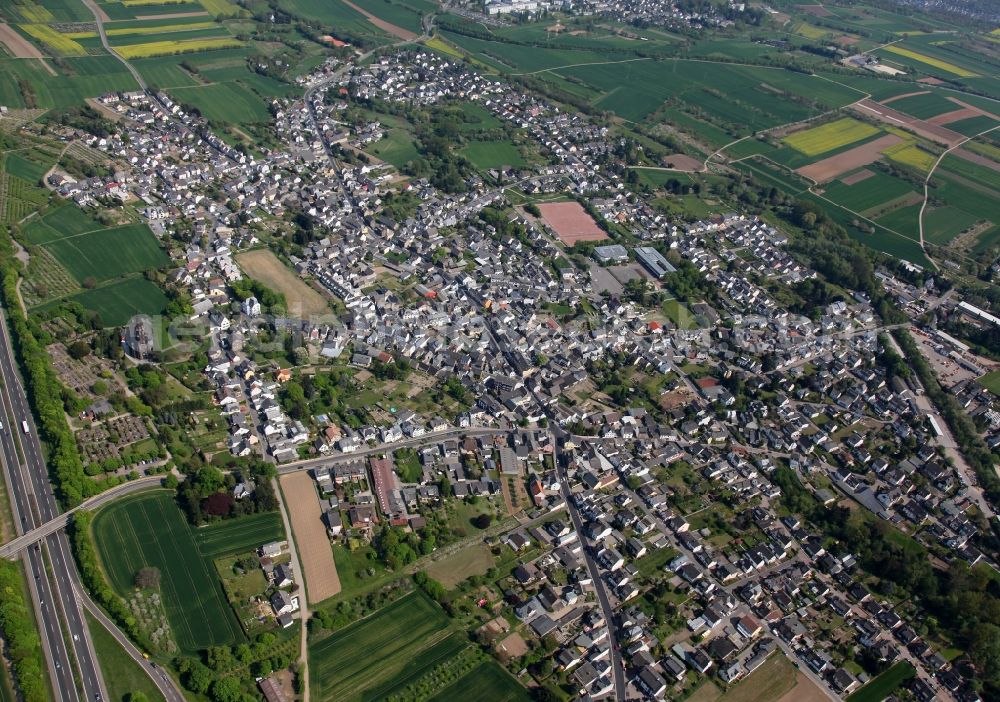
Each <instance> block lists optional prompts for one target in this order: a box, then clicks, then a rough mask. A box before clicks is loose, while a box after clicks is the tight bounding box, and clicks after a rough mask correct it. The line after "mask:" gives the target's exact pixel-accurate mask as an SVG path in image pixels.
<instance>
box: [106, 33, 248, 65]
mask: <svg viewBox="0 0 1000 702" xmlns="http://www.w3.org/2000/svg"><path fill="white" fill-rule="evenodd" d="M240 46H243V42H241V41H239V40H238V39H231V38H229V37H222V38H218V39H190V40H188V41H151V42H147V43H145V44H132V45H130V46H116V47H114V50H115V53H116V54H118V55H119V56H121V57H122V58H123V59H127V60H131V59H138V58H151V57H153V56H172V55H174V54H189V53H194V52H197V51H213V50H215V49H233V48H237V47H240Z"/></svg>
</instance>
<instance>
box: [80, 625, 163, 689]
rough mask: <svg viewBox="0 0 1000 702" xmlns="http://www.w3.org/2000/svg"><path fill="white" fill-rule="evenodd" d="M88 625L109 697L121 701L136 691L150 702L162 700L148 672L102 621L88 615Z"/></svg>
mask: <svg viewBox="0 0 1000 702" xmlns="http://www.w3.org/2000/svg"><path fill="white" fill-rule="evenodd" d="M87 626H88V627H89V628H90V636H91V639H92V640H93V642H94V652H95V653H96V654H97V660H98V661H100V664H101V672H103V673H104V683H105V684H106V685H107V686H108V698H109V699H110V700H112V702H119V701H120V700H123V699H125V696H126V695H128V694H129V693H132V692H141V693H142V694H144V695H145V696H146V699H148V700H149V702H161V700H163V699H164V698H163V695H162V694H160V691H159V689H157V687H156V685H155V684H154V683H153V681H152V680H151V679H150V677H149V676H148V675H146V673H145V671H143V669H142V668H141V667H140V665H139V664H138V663H136V662H135V661H134V660H132V657H131V656H129V655H128V653H126V651H125V649H124V648H122V646H121V644H119V643H118V642H117V641H116V640H115V638H114V637H113V636H112V635H111V633H110V632H109V631H108V630H107V629H105V628H104V627H103V626H102V625H101V623H100V622H98V621H97V620H96V619H94V618H93V617H92V616H90V614H87Z"/></svg>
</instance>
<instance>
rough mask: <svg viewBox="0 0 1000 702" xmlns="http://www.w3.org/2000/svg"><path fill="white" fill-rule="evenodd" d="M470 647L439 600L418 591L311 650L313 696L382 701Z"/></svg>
mask: <svg viewBox="0 0 1000 702" xmlns="http://www.w3.org/2000/svg"><path fill="white" fill-rule="evenodd" d="M468 645H469V643H468V641H467V640H466V639H465V637H464V635H462V634H458V633H457V632H454V631H453V630H452V629H451V628H450V621H449V619H448V617H447V615H445V613H444V612H443V611H442V610H441V608H440V607H438V605H437V604H436V603H435V602H433V601H431V600H430V599H429V598H427V597H426V596H425V595H423V594H422V593H420V592H413V593H410V594H408V595H405V596H403V597H401V598H400V599H398V600H396V601H395V602H393V603H391V604H389V605H388V606H386V607H384V608H382V609H381V610H379V611H378V612H376V613H375V614H373V615H371V616H370V617H368V618H367V619H363V620H361V621H358V622H355V623H353V624H351V625H350V626H348V627H345V628H344V629H341V630H340V631H338V632H336V633H334V634H333V635H332V636H330V637H328V638H326V639H324V640H322V641H320V642H319V643H317V644H314V645H311V646H310V650H309V659H310V669H311V671H312V675H311V678H312V684H313V696H314V698H315V699H317V700H323V701H329V702H333V701H334V700H336V701H337V702H348V701H349V700H356V701H358V702H361V701H362V700H373V699H376V698H378V699H381V698H383V697H385V696H387V694H389V693H390V691H391V690H393V689H394V688H396V687H397V686H400V687H405V685H406V684H408V683H409V682H412V681H413V680H415V679H416V678H418V677H419V676H420V675H421V674H423V673H424V672H426V671H427V670H430V669H431V668H433V667H434V666H435V665H437V664H438V663H440V662H441V661H442V660H447V659H448V658H449V657H451V656H453V655H454V654H456V653H458V651H460V650H462V649H463V648H465V647H466V646H468Z"/></svg>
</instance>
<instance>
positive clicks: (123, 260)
mask: <svg viewBox="0 0 1000 702" xmlns="http://www.w3.org/2000/svg"><path fill="white" fill-rule="evenodd" d="M45 248H47V249H48V250H49V252H50V253H51V254H52V255H53V256H55V257H56V260H58V261H59V263H61V264H62V265H63V266H65V268H66V270H68V271H69V272H70V274H71V275H72V276H73V277H74V278H76V279H77V280H78V281H80V282H81V283H82V282H83V281H84V280H86V279H87V278H94V279H96V280H98V281H105V280H111V279H113V278H118V277H120V276H123V275H127V274H129V273H138V272H141V271H148V270H152V269H154V268H160V267H162V266H165V265H166V264H168V263H169V262H170V259H169V257H168V256H167V255H166V253H164V251H163V249H161V248H160V245H159V243H158V242H157V241H156V237H154V236H153V233H152V232H151V231H149V228H148V227H146V225H145V224H127V225H125V226H123V227H115V228H113V229H98V230H96V231H92V232H87V233H85V234H77V235H74V236H68V237H65V238H62V239H57V240H55V241H50V242H48V243H47V244H45Z"/></svg>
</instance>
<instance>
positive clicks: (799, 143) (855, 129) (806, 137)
mask: <svg viewBox="0 0 1000 702" xmlns="http://www.w3.org/2000/svg"><path fill="white" fill-rule="evenodd" d="M878 132H879V130H878V128H877V127H873V126H871V125H870V124H865V123H864V122H859V121H858V120H856V119H852V118H850V117H844V118H843V119H838V120H835V121H833V122H828V123H827V124H822V125H820V126H818V127H814V128H812V129H806V130H804V131H801V132H796V133H795V134H789V135H788V136H786V137H785V138H784V142H785V143H786V144H788V145H789V146H791V147H792V148H793V149H795V150H796V151H798V152H800V153H803V154H805V155H806V156H818V155H819V154H824V153H826V152H827V151H833V150H834V149H839V148H840V147H841V146H847V145H848V144H853V143H854V142H856V141H861V140H862V139H867V138H868V137H871V136H874V135H876V134H878Z"/></svg>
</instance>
